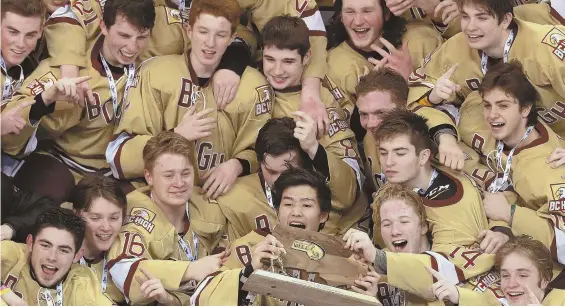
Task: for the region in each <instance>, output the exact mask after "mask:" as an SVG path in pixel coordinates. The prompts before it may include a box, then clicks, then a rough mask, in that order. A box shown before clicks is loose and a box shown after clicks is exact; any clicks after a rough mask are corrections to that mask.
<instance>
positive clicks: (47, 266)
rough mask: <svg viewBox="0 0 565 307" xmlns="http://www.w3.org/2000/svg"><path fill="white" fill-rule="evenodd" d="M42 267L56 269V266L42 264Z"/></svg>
mask: <svg viewBox="0 0 565 307" xmlns="http://www.w3.org/2000/svg"><path fill="white" fill-rule="evenodd" d="M44 267H46V268H47V269H49V270H56V269H57V268H56V267H54V266H50V265H44Z"/></svg>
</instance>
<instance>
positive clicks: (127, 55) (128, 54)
mask: <svg viewBox="0 0 565 307" xmlns="http://www.w3.org/2000/svg"><path fill="white" fill-rule="evenodd" d="M122 55H123V56H124V57H126V58H128V59H131V58H133V57H134V56H135V53H126V52H123V51H122Z"/></svg>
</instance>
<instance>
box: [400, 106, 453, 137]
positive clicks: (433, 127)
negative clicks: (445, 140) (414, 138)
mask: <svg viewBox="0 0 565 307" xmlns="http://www.w3.org/2000/svg"><path fill="white" fill-rule="evenodd" d="M408 109H410V110H411V111H412V112H414V113H416V114H418V115H420V116H422V117H424V118H426V119H427V125H428V128H429V132H430V136H431V137H432V139H433V138H435V136H436V134H437V133H440V134H441V132H442V131H443V130H445V129H450V130H451V131H453V132H454V133H455V134H457V135H456V138H457V139H459V132H458V129H457V125H456V118H455V117H454V116H453V114H451V113H449V112H447V111H442V110H438V109H436V108H432V107H424V106H422V105H420V104H419V103H411V104H410V105H409V106H408Z"/></svg>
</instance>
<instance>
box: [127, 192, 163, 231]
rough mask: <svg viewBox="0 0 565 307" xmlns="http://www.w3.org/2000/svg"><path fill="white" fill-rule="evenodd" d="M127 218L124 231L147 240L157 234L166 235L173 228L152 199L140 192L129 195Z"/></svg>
mask: <svg viewBox="0 0 565 307" xmlns="http://www.w3.org/2000/svg"><path fill="white" fill-rule="evenodd" d="M127 201H128V205H127V211H126V218H125V220H124V225H123V226H122V230H124V231H129V232H136V233H139V234H142V235H143V236H144V238H145V239H146V240H148V239H150V238H153V237H155V236H156V235H157V234H166V233H167V232H168V230H169V229H168V228H170V227H172V226H171V225H170V224H169V223H167V222H166V221H165V220H164V218H165V217H164V216H161V211H160V210H159V208H158V206H157V205H156V204H155V203H154V202H153V200H151V198H150V197H149V196H148V195H147V194H145V193H143V192H142V191H140V190H136V191H133V192H131V193H129V194H128V195H127Z"/></svg>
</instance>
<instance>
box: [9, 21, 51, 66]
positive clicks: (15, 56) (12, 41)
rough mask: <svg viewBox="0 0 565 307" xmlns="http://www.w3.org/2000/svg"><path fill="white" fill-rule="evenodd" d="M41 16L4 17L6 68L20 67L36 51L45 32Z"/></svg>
mask: <svg viewBox="0 0 565 307" xmlns="http://www.w3.org/2000/svg"><path fill="white" fill-rule="evenodd" d="M42 22H43V20H42V18H41V17H40V16H31V17H24V16H21V15H18V14H16V13H12V12H6V13H5V14H4V16H2V20H1V21H0V23H1V25H0V26H1V29H2V46H1V49H2V57H3V58H4V61H5V63H6V67H7V68H10V67H12V66H15V65H20V64H21V63H22V62H23V61H24V59H25V58H26V57H27V56H28V55H29V54H30V53H31V52H32V51H33V49H35V46H36V45H37V40H38V39H39V38H40V37H41V33H42V31H43V27H42Z"/></svg>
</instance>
